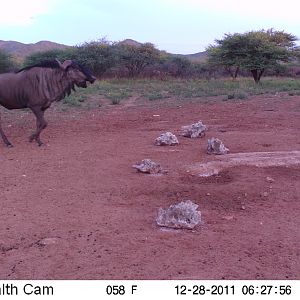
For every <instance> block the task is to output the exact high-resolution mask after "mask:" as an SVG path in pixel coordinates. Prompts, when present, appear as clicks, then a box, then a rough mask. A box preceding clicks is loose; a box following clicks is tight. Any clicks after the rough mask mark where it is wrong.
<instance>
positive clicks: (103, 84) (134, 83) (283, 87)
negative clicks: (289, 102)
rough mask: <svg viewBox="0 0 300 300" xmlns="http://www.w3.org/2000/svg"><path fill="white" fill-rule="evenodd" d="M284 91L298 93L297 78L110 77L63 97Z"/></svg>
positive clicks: (237, 95)
mask: <svg viewBox="0 0 300 300" xmlns="http://www.w3.org/2000/svg"><path fill="white" fill-rule="evenodd" d="M277 92H288V94H289V95H291V96H292V95H300V80H296V79H292V78H262V80H261V83H259V84H255V82H254V80H253V79H252V78H239V79H237V80H231V79H216V80H209V81H208V80H184V79H169V80H166V81H162V80H156V79H151V80H150V79H118V80H117V79H114V80H98V81H96V82H95V83H94V84H93V85H89V87H88V88H87V89H77V92H76V93H72V95H71V96H69V97H67V98H65V99H64V103H66V104H68V105H71V106H84V107H85V106H87V104H86V103H88V98H90V97H91V96H93V98H94V99H97V97H99V98H100V97H102V98H103V97H104V98H106V99H109V100H110V101H111V103H112V104H119V103H120V102H121V101H123V100H126V99H129V98H130V97H132V96H137V97H138V98H141V99H146V100H149V101H155V100H166V101H167V99H168V98H173V99H175V100H176V99H180V100H189V99H198V98H199V99H200V98H202V99H203V98H207V97H211V96H223V98H222V99H223V100H228V99H240V100H243V99H247V98H248V97H249V96H251V95H261V94H270V93H271V94H272V93H274V94H275V93H277Z"/></svg>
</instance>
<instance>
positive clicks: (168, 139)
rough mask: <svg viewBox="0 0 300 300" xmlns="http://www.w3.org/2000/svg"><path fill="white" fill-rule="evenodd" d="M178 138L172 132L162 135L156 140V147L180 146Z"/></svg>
mask: <svg viewBox="0 0 300 300" xmlns="http://www.w3.org/2000/svg"><path fill="white" fill-rule="evenodd" d="M178 144H179V142H178V139H177V137H176V136H175V135H174V134H173V133H171V132H165V133H162V134H161V135H160V136H159V137H158V138H157V139H156V140H155V145H157V146H174V145H178Z"/></svg>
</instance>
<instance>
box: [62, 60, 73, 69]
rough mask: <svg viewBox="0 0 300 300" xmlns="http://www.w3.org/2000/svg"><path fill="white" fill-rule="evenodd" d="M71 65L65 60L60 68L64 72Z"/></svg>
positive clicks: (70, 61) (69, 61) (70, 62)
mask: <svg viewBox="0 0 300 300" xmlns="http://www.w3.org/2000/svg"><path fill="white" fill-rule="evenodd" d="M71 65H72V60H70V59H68V60H65V61H64V62H63V63H62V68H63V69H64V70H66V69H67V67H69V66H71Z"/></svg>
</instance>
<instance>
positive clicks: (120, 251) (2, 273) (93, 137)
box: [0, 94, 300, 279]
mask: <svg viewBox="0 0 300 300" xmlns="http://www.w3.org/2000/svg"><path fill="white" fill-rule="evenodd" d="M217 100H220V98H215V99H210V101H208V103H200V102H198V103H196V101H195V102H193V103H192V102H189V103H184V101H182V102H180V103H179V102H175V101H172V99H168V100H164V101H155V102H147V103H146V104H145V105H137V101H138V99H134V101H133V100H132V99H131V100H129V101H128V102H124V103H122V104H120V105H118V106H111V105H104V106H102V107H100V108H94V109H91V110H82V109H77V110H75V109H74V110H72V109H71V110H69V111H67V112H62V111H59V110H58V109H57V108H55V107H57V106H54V107H53V108H51V109H49V111H48V112H47V113H46V119H47V120H48V122H49V126H48V128H47V129H46V130H45V131H44V132H43V133H42V135H41V138H42V140H43V141H44V142H45V145H43V146H42V147H38V146H37V145H36V144H35V143H28V142H27V137H28V136H29V134H30V133H31V131H32V129H33V127H34V123H35V121H34V117H33V115H32V114H31V113H28V112H24V111H19V112H18V111H14V112H9V113H4V114H2V123H3V127H4V129H5V132H6V134H7V136H8V137H9V139H10V140H11V142H12V143H13V144H14V146H15V147H14V148H11V149H8V148H5V146H4V145H3V144H0V165H1V167H0V168H1V175H0V201H1V210H0V278H1V279H300V167H299V165H298V166H279V167H266V168H256V167H254V166H243V165H242V166H239V165H237V166H233V167H232V168H230V169H225V170H223V171H221V172H220V173H219V174H218V175H215V176H210V177H206V178H203V177H199V176H197V175H195V174H190V173H189V172H187V167H188V166H191V165H193V164H197V163H200V162H209V161H212V160H214V159H215V157H214V156H211V155H207V154H206V146H207V139H208V138H210V137H217V138H219V139H221V140H222V141H223V142H224V144H225V146H226V147H228V148H229V149H230V151H231V153H243V152H273V151H295V150H298V151H299V150H300V134H299V132H300V97H299V96H298V97H297V96H293V97H291V96H288V95H285V94H279V95H276V96H272V95H265V96H259V97H252V98H250V99H248V100H243V101H226V102H225V101H224V102H223V101H217ZM158 115H159V116H158ZM199 120H202V121H203V123H204V124H206V125H208V126H209V129H208V132H207V135H206V137H205V138H199V139H189V138H184V137H180V136H179V133H180V128H181V126H183V125H189V124H192V123H194V122H197V121H199ZM166 131H171V132H173V133H174V134H176V135H177V136H178V138H179V143H180V144H179V145H178V146H173V147H170V146H169V147H168V146H165V147H159V146H155V145H154V140H155V138H156V137H158V136H159V135H160V134H161V133H162V132H166ZM144 158H150V159H151V160H153V161H155V162H157V163H160V164H161V166H162V167H163V168H164V169H167V170H168V173H166V174H162V175H146V174H141V173H138V172H137V171H136V170H135V169H133V168H132V165H133V164H135V163H136V162H139V161H141V160H142V159H144ZM186 199H190V200H192V201H193V202H195V203H197V204H198V205H199V210H200V211H201V213H202V221H203V223H202V224H201V225H200V226H197V227H195V229H194V230H164V229H162V228H160V227H158V226H157V225H156V222H155V218H156V215H157V212H158V208H159V207H162V208H167V207H169V205H171V204H176V203H178V202H180V201H182V200H186Z"/></svg>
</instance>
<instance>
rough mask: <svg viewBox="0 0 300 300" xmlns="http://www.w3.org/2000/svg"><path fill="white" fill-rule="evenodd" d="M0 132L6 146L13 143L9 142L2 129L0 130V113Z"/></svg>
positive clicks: (10, 145) (0, 127)
mask: <svg viewBox="0 0 300 300" xmlns="http://www.w3.org/2000/svg"><path fill="white" fill-rule="evenodd" d="M0 134H1V137H2V140H3V142H4V143H5V145H6V146H7V147H12V146H13V145H12V144H11V142H10V141H9V140H8V139H7V137H6V135H5V134H4V132H3V130H2V126H1V114H0Z"/></svg>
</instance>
